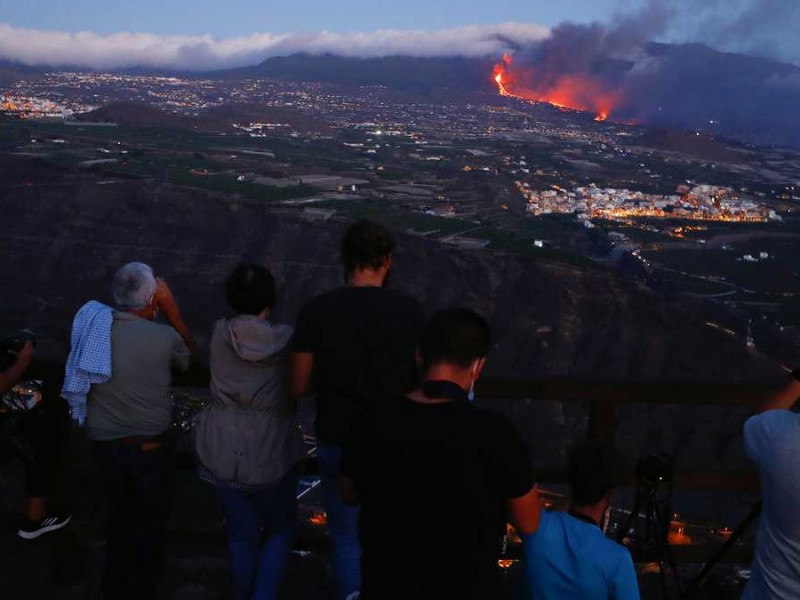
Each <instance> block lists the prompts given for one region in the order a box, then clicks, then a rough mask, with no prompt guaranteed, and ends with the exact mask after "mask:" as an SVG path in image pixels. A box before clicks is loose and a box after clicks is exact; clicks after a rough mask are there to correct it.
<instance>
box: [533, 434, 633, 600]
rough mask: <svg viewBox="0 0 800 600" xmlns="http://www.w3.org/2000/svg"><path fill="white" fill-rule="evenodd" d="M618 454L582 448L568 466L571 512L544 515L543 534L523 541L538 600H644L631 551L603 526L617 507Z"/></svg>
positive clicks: (597, 446)
mask: <svg viewBox="0 0 800 600" xmlns="http://www.w3.org/2000/svg"><path fill="white" fill-rule="evenodd" d="M615 462H616V454H615V452H614V449H613V448H612V447H611V446H609V445H607V444H603V443H600V442H590V441H586V442H580V443H578V444H577V445H576V446H574V447H573V448H572V449H571V451H570V454H569V458H568V460H567V477H568V479H569V484H570V487H571V489H572V504H571V506H570V510H569V512H566V513H563V512H544V513H542V518H541V522H540V524H539V529H538V530H537V531H536V532H535V533H533V534H530V535H524V536H522V544H523V552H524V558H525V560H524V565H525V578H526V583H527V584H528V585H529V587H530V589H531V592H532V595H533V599H534V600H561V599H563V598H570V599H571V600H638V599H639V585H638V582H637V580H636V571H635V569H634V567H633V560H632V559H631V555H630V552H628V550H627V548H625V547H624V546H621V545H620V544H618V543H616V542H614V541H613V540H611V539H609V538H607V537H606V536H605V535H604V534H603V531H602V530H601V529H600V523H602V522H603V520H604V516H605V514H606V512H607V511H608V509H609V507H610V506H611V494H612V492H613V489H614V485H615V481H614V473H615Z"/></svg>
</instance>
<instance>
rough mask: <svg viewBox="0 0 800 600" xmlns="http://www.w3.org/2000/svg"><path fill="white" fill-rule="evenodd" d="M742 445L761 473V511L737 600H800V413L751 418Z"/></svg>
mask: <svg viewBox="0 0 800 600" xmlns="http://www.w3.org/2000/svg"><path fill="white" fill-rule="evenodd" d="M744 446H745V450H746V451H747V455H748V456H749V457H750V458H751V459H752V460H753V461H754V462H755V463H756V466H757V467H758V472H759V473H760V475H761V497H762V498H763V501H764V507H763V510H762V512H761V519H760V521H759V524H758V535H757V537H756V555H755V558H754V560H753V565H752V575H751V577H750V581H749V582H748V584H747V587H746V588H745V590H744V595H743V596H742V599H743V600H787V599H788V598H800V519H798V512H799V511H800V415H798V414H795V413H793V412H792V411H789V410H769V411H767V412H765V413H762V414H760V415H756V416H754V417H750V418H749V419H747V421H746V422H745V424H744Z"/></svg>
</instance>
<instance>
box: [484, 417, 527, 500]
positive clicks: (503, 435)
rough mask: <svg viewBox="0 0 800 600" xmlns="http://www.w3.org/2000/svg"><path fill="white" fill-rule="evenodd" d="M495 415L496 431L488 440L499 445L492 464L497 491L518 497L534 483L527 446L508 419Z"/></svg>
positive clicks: (494, 424)
mask: <svg viewBox="0 0 800 600" xmlns="http://www.w3.org/2000/svg"><path fill="white" fill-rule="evenodd" d="M487 416H488V415H487ZM492 417H493V418H492V421H493V422H494V423H493V427H492V429H493V431H492V435H490V436H488V439H487V441H488V442H489V444H491V446H490V448H492V447H494V448H495V449H496V452H495V460H494V461H493V465H492V468H493V471H494V472H493V477H494V480H495V482H496V485H497V491H498V492H499V493H500V494H501V495H502V497H503V498H519V497H520V496H524V495H525V494H527V493H528V492H529V491H530V489H531V488H532V487H533V484H534V481H533V467H532V465H531V459H530V455H529V454H528V447H527V446H526V444H525V442H524V441H523V439H522V436H520V434H519V433H518V432H517V430H516V429H514V427H513V426H512V425H511V424H510V423H509V422H508V421H506V420H505V419H504V418H503V417H501V416H500V415H492Z"/></svg>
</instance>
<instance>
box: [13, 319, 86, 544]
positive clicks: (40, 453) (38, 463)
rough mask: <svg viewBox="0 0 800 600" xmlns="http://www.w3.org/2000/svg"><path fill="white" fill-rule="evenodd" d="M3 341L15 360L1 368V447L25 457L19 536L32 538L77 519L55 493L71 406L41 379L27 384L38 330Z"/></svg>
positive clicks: (67, 435)
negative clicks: (47, 390)
mask: <svg viewBox="0 0 800 600" xmlns="http://www.w3.org/2000/svg"><path fill="white" fill-rule="evenodd" d="M2 345H3V347H4V349H5V351H6V354H7V355H8V356H9V357H10V358H11V360H12V361H13V362H12V364H11V365H10V366H9V367H7V368H6V369H5V370H3V371H2V372H0V396H2V398H3V407H2V410H3V411H4V412H3V414H2V420H3V424H4V426H3V433H4V435H3V436H2V439H0V448H2V450H1V451H0V452H2V454H3V455H5V456H7V457H9V458H19V459H21V461H22V464H23V467H24V470H25V517H24V519H23V521H22V523H21V524H20V526H19V528H18V530H17V535H18V536H19V537H21V538H23V539H28V540H32V539H35V538H38V537H39V536H41V535H44V534H46V533H50V532H52V531H57V530H59V529H61V528H62V527H64V526H65V525H67V524H68V523H69V522H70V519H71V518H72V516H71V515H70V514H69V513H68V511H66V510H64V507H63V506H61V507H58V506H56V505H57V504H59V503H58V502H57V501H55V500H54V498H53V496H54V491H55V488H56V479H57V477H56V476H57V474H58V471H59V468H60V467H61V464H60V463H61V458H62V456H63V455H64V447H65V446H66V445H67V442H68V438H69V409H68V407H67V405H66V403H65V402H64V401H63V400H62V399H61V398H57V397H49V395H48V394H45V393H44V390H43V389H42V388H41V387H40V385H39V382H30V385H25V384H26V377H27V376H29V375H30V372H31V366H32V363H33V359H34V357H35V354H36V350H35V338H34V335H33V333H31V332H30V331H28V330H25V331H23V332H20V333H19V334H17V335H15V336H13V339H10V340H4V341H3V344H2ZM19 388H22V389H19ZM12 399H16V401H10V400H12ZM9 401H10V402H9Z"/></svg>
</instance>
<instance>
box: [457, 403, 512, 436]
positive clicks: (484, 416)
mask: <svg viewBox="0 0 800 600" xmlns="http://www.w3.org/2000/svg"><path fill="white" fill-rule="evenodd" d="M468 406H470V407H472V408H473V410H472V411H470V417H469V418H471V419H473V420H474V421H475V422H476V423H477V424H478V426H479V427H481V428H482V429H484V430H485V431H487V432H489V433H492V434H496V435H516V431H517V430H516V429H514V426H513V425H512V424H511V421H509V420H508V418H507V417H506V416H505V415H503V414H501V413H499V412H497V411H494V410H490V409H488V408H480V407H475V406H473V405H468Z"/></svg>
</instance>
